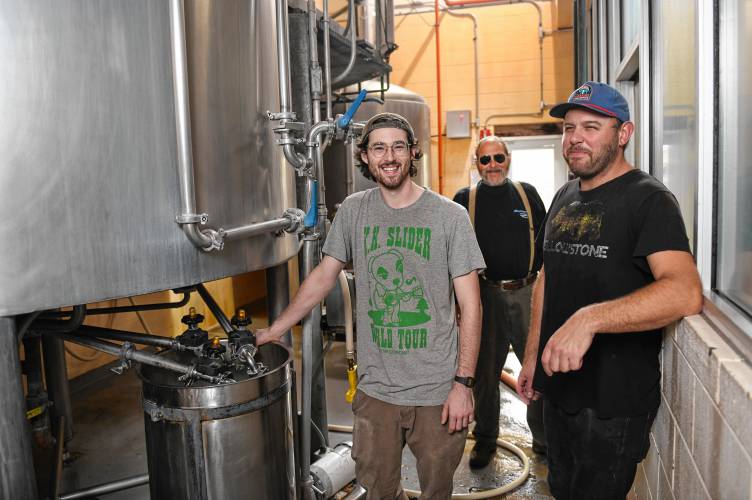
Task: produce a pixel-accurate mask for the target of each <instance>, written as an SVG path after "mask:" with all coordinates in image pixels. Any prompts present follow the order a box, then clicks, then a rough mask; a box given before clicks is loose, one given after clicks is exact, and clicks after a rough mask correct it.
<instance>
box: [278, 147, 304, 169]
mask: <svg viewBox="0 0 752 500" xmlns="http://www.w3.org/2000/svg"><path fill="white" fill-rule="evenodd" d="M282 152H284V154H285V159H286V160H287V161H288V162H289V163H290V165H292V167H293V168H294V169H295V170H304V169H306V168H308V166H309V165H310V164H311V161H310V160H309V159H308V158H306V155H304V154H303V153H298V152H297V151H295V147H294V146H293V145H292V144H285V145H284V146H283V147H282Z"/></svg>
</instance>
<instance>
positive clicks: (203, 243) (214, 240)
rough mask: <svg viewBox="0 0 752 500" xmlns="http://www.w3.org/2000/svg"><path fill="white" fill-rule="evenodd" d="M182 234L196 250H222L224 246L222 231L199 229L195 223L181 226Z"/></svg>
mask: <svg viewBox="0 0 752 500" xmlns="http://www.w3.org/2000/svg"><path fill="white" fill-rule="evenodd" d="M182 226H183V232H184V233H185V235H186V236H187V237H188V239H189V240H190V241H191V243H193V244H194V245H196V246H197V247H198V248H200V249H201V250H203V251H205V252H211V251H212V250H222V247H223V246H224V236H223V234H222V231H221V230H220V231H215V230H213V229H204V230H202V229H199V228H198V227H197V226H196V223H195V222H192V223H187V224H183V225H182Z"/></svg>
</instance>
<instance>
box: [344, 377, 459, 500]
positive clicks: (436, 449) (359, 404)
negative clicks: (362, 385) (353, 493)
mask: <svg viewBox="0 0 752 500" xmlns="http://www.w3.org/2000/svg"><path fill="white" fill-rule="evenodd" d="M352 409H353V413H354V414H355V425H354V427H353V449H352V457H353V459H354V460H355V475H356V477H357V480H358V482H359V483H360V484H361V485H362V486H363V487H364V488H365V489H366V490H368V497H367V498H368V500H377V499H378V500H382V499H383V500H394V499H407V495H405V493H404V491H402V486H401V484H400V483H401V479H402V477H401V466H402V449H403V448H404V447H405V443H407V445H408V446H409V447H410V450H411V451H412V452H413V455H415V458H416V462H417V469H418V480H419V481H420V489H421V491H422V493H421V496H420V498H421V499H426V500H429V499H430V500H447V499H449V498H451V496H452V478H453V477H454V470H455V469H456V468H457V466H458V465H459V463H460V460H461V459H462V453H463V451H464V449H465V438H466V437H467V429H464V430H463V431H461V432H455V433H453V434H449V432H448V431H447V426H446V425H441V409H442V407H441V406H400V405H393V404H390V403H385V402H383V401H380V400H378V399H376V398H372V397H370V396H368V395H367V394H365V393H364V392H363V391H358V392H357V393H356V395H355V400H354V401H353V404H352Z"/></svg>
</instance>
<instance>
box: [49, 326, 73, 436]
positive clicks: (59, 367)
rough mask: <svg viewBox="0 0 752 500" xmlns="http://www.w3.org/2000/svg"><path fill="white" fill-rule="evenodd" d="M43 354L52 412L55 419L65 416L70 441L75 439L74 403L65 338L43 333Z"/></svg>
mask: <svg viewBox="0 0 752 500" xmlns="http://www.w3.org/2000/svg"><path fill="white" fill-rule="evenodd" d="M42 354H43V355H44V379H45V382H46V384H47V394H48V396H49V398H50V400H51V401H52V402H53V405H52V408H50V413H51V414H52V417H53V418H54V419H58V418H60V417H65V420H64V422H65V440H66V441H70V440H71V439H73V405H72V403H71V396H70V384H69V382H68V366H67V362H66V360H65V345H64V344H63V340H62V339H61V338H60V337H59V336H57V335H42Z"/></svg>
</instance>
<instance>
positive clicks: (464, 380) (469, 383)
mask: <svg viewBox="0 0 752 500" xmlns="http://www.w3.org/2000/svg"><path fill="white" fill-rule="evenodd" d="M454 381H455V382H458V383H460V384H462V385H464V386H465V387H469V388H470V389H472V388H473V387H474V386H475V379H474V378H473V377H460V376H459V375H455V376H454Z"/></svg>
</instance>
